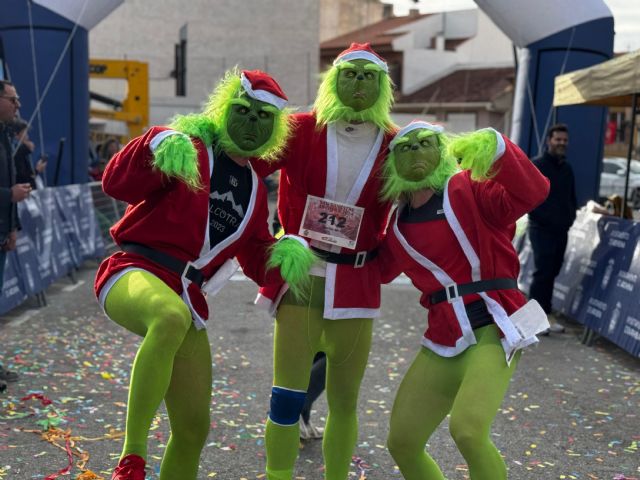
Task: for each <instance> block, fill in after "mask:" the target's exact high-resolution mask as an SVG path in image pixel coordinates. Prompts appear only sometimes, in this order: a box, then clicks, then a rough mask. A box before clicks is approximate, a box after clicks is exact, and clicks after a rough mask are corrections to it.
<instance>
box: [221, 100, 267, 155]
mask: <svg viewBox="0 0 640 480" xmlns="http://www.w3.org/2000/svg"><path fill="white" fill-rule="evenodd" d="M230 103H231V105H230V107H229V114H228V117H227V125H226V130H227V134H228V135H229V138H230V139H231V140H232V142H233V143H234V144H235V146H236V147H237V149H238V152H237V153H244V152H253V151H255V150H257V149H259V148H260V147H262V146H263V145H264V144H265V143H267V141H268V140H269V138H271V135H272V133H273V127H274V123H275V116H276V115H277V114H278V109H277V108H276V107H274V106H273V105H270V104H268V103H265V102H261V101H260V100H256V99H254V98H250V97H248V96H247V95H243V96H242V97H240V98H236V99H233V100H231V102H230ZM231 153H234V152H231Z"/></svg>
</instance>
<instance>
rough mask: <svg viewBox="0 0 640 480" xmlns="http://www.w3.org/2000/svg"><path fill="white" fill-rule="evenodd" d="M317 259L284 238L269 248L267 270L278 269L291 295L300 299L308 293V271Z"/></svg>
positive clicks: (307, 249)
mask: <svg viewBox="0 0 640 480" xmlns="http://www.w3.org/2000/svg"><path fill="white" fill-rule="evenodd" d="M317 260H318V257H317V256H316V255H315V254H314V253H313V252H312V251H311V250H310V249H309V248H307V247H305V246H304V245H302V243H300V242H298V241H297V240H295V239H293V238H284V239H282V240H280V241H279V242H277V243H276V244H275V245H273V247H271V254H270V256H269V260H268V261H267V267H268V268H279V269H280V275H281V276H282V278H283V279H284V281H285V282H287V283H288V284H289V288H290V289H291V293H293V295H294V297H296V298H297V299H302V298H304V297H305V296H306V295H308V293H309V284H310V277H309V269H310V268H311V266H312V265H313V264H314V263H315V262H316V261H317Z"/></svg>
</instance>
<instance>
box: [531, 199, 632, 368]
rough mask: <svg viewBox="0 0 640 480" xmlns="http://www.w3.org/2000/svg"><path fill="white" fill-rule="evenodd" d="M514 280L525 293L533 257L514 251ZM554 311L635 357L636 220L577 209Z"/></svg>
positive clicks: (555, 292) (554, 300) (556, 290)
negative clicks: (517, 260) (516, 266)
mask: <svg viewBox="0 0 640 480" xmlns="http://www.w3.org/2000/svg"><path fill="white" fill-rule="evenodd" d="M519 256H520V261H521V272H520V279H519V284H520V286H521V288H523V289H524V291H528V288H529V286H530V284H531V275H532V273H533V255H532V254H531V246H530V243H529V241H528V239H526V240H525V241H524V242H523V245H522V248H521V250H520V252H519ZM553 307H554V310H556V311H558V312H561V313H563V314H565V315H567V316H568V317H570V318H572V319H574V320H576V321H577V322H579V323H581V324H583V325H585V326H587V327H589V328H591V329H593V330H594V331H596V332H597V333H598V334H600V335H602V336H603V337H605V338H607V339H608V340H610V341H612V342H613V343H615V344H616V345H618V346H619V347H621V348H623V349H624V350H626V351H627V352H629V353H631V354H632V355H634V356H636V357H639V356H640V223H638V222H634V221H631V220H624V219H621V218H617V217H612V216H602V215H598V214H594V213H592V212H587V211H586V209H582V210H580V211H579V212H578V216H577V218H576V221H575V223H574V224H573V226H572V227H571V230H570V231H569V239H568V243H567V250H566V252H565V257H564V263H563V266H562V270H561V271H560V273H559V275H558V276H557V277H556V281H555V285H554V291H553Z"/></svg>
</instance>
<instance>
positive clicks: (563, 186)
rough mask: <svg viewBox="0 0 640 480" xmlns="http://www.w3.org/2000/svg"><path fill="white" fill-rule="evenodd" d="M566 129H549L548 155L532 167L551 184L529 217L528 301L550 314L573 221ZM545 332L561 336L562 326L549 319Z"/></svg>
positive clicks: (573, 198)
mask: <svg viewBox="0 0 640 480" xmlns="http://www.w3.org/2000/svg"><path fill="white" fill-rule="evenodd" d="M568 144H569V129H568V128H567V126H566V125H564V124H556V125H554V126H552V127H551V128H550V129H549V134H548V136H547V151H546V152H545V153H544V154H543V155H542V156H540V157H537V158H534V159H533V163H534V164H535V166H536V167H538V169H539V170H540V172H541V173H542V174H543V175H544V176H545V177H547V178H548V179H549V182H551V190H550V192H549V196H548V197H547V199H546V200H545V201H544V202H543V203H542V204H541V205H540V206H538V208H536V209H535V210H533V211H532V212H531V213H529V240H530V241H531V249H532V251H533V261H534V271H533V281H532V282H531V289H530V290H529V297H530V298H532V299H535V300H537V301H538V303H539V304H540V306H541V307H542V308H543V310H544V311H545V312H546V313H547V315H550V314H551V297H552V295H553V283H554V281H555V278H556V276H557V275H558V273H559V272H560V269H561V268H562V262H563V260H564V251H565V249H566V247H567V237H568V232H569V228H570V227H571V225H572V224H573V221H574V220H575V218H576V208H577V201H576V190H575V180H574V177H573V170H572V169H571V165H569V163H568V162H567V161H566V152H567V145H568ZM549 324H550V328H549V330H548V331H546V332H544V334H545V335H548V334H549V333H550V332H554V333H562V332H564V326H562V325H560V324H559V323H557V322H556V321H555V319H554V318H549Z"/></svg>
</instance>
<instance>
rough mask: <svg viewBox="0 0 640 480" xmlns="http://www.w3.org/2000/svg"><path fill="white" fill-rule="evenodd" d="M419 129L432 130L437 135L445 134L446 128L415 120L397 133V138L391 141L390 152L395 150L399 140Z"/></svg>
mask: <svg viewBox="0 0 640 480" xmlns="http://www.w3.org/2000/svg"><path fill="white" fill-rule="evenodd" d="M418 129H421V130H431V131H432V132H435V133H436V134H438V133H442V132H444V127H443V126H442V125H434V124H433V123H429V122H425V121H422V120H414V121H412V122H411V123H409V124H408V125H406V126H404V127H402V128H401V129H400V130H398V133H396V135H395V137H393V140H391V142H390V143H389V150H393V148H394V147H395V146H396V145H397V144H398V140H400V139H401V138H402V137H404V136H405V135H406V134H407V133H409V132H411V131H413V130H418Z"/></svg>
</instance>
